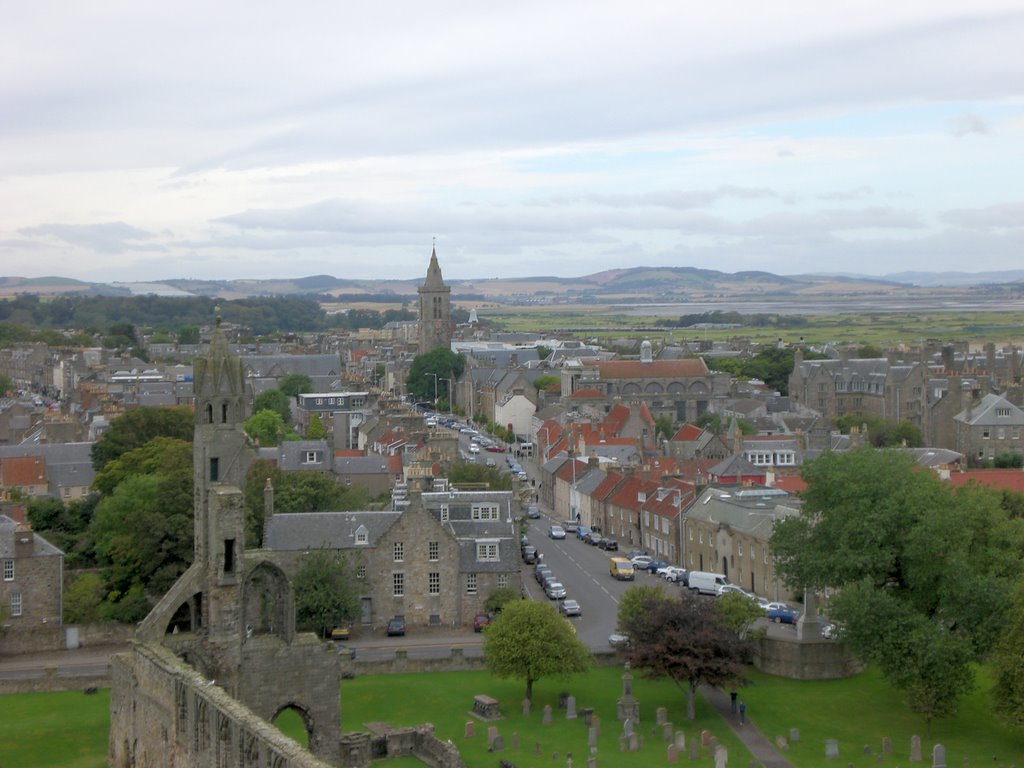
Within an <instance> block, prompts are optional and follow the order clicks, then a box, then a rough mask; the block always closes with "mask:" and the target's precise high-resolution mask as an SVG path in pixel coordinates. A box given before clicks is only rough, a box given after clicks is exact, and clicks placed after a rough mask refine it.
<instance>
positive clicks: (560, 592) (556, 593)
mask: <svg viewBox="0 0 1024 768" xmlns="http://www.w3.org/2000/svg"><path fill="white" fill-rule="evenodd" d="M544 591H545V592H546V593H547V595H548V599H549V600H559V599H561V598H563V597H565V594H566V593H565V587H564V586H563V585H562V583H561V582H560V581H552V582H551V583H550V584H548V585H547V587H546V588H545V589H544Z"/></svg>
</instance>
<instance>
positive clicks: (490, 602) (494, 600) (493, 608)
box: [484, 587, 522, 614]
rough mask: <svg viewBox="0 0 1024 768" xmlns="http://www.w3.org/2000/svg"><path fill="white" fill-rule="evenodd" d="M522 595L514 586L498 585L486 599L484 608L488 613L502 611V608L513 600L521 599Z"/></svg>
mask: <svg viewBox="0 0 1024 768" xmlns="http://www.w3.org/2000/svg"><path fill="white" fill-rule="evenodd" d="M521 597H522V596H521V595H520V594H519V593H518V592H517V591H516V590H514V589H512V587H498V588H497V589H495V590H494V591H493V592H491V594H490V595H488V597H487V600H485V601H484V610H485V611H487V612H488V613H495V614H497V613H501V609H502V608H504V607H505V605H506V604H507V603H510V602H512V601H513V600H519V599H521Z"/></svg>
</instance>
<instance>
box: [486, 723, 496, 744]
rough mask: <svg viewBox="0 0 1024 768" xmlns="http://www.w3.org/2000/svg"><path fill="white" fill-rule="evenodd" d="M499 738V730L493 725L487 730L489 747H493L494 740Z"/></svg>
mask: <svg viewBox="0 0 1024 768" xmlns="http://www.w3.org/2000/svg"><path fill="white" fill-rule="evenodd" d="M496 738H498V729H497V728H495V727H494V726H493V725H492V726H489V727H488V728H487V746H488V747H489V746H491V745H492V744H493V743H494V740H495V739H496Z"/></svg>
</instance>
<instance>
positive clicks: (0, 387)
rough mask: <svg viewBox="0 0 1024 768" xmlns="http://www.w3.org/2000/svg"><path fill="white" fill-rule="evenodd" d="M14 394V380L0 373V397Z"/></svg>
mask: <svg viewBox="0 0 1024 768" xmlns="http://www.w3.org/2000/svg"><path fill="white" fill-rule="evenodd" d="M13 393H14V380H13V379H12V378H11V377H10V376H8V375H7V374H6V373H0V397H6V396H7V395H10V394H13Z"/></svg>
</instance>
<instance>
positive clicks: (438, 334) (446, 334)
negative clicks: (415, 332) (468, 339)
mask: <svg viewBox="0 0 1024 768" xmlns="http://www.w3.org/2000/svg"><path fill="white" fill-rule="evenodd" d="M416 290H417V292H418V293H419V295H420V315H419V342H420V349H419V354H421V355H423V354H426V353H427V352H431V351H433V350H435V349H437V348H438V347H444V348H445V349H450V348H451V345H452V331H453V330H454V325H453V324H452V303H451V294H452V289H451V288H450V287H449V286H447V285H445V284H444V278H442V277H441V267H440V266H439V265H438V263H437V249H436V248H435V249H433V250H432V251H431V253H430V265H429V266H428V267H427V279H426V280H425V281H424V282H423V285H421V286H420V287H419V288H417V289H416Z"/></svg>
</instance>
